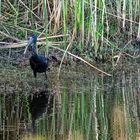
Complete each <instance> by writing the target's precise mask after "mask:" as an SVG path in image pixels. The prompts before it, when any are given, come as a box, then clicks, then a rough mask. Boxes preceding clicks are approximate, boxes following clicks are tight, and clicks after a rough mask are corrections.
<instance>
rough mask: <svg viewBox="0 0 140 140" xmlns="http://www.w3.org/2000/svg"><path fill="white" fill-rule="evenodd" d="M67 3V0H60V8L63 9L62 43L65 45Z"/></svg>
mask: <svg viewBox="0 0 140 140" xmlns="http://www.w3.org/2000/svg"><path fill="white" fill-rule="evenodd" d="M67 6H68V3H67V0H62V7H63V8H62V9H63V33H64V35H65V36H64V42H65V43H64V44H65V46H66V34H67V17H68V13H67V12H68V11H67V10H68V8H67ZM65 48H66V47H65Z"/></svg>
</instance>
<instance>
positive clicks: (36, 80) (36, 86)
mask: <svg viewBox="0 0 140 140" xmlns="http://www.w3.org/2000/svg"><path fill="white" fill-rule="evenodd" d="M33 73H34V77H35V87H36V89H37V80H36V71H33Z"/></svg>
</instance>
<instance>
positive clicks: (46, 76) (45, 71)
mask: <svg viewBox="0 0 140 140" xmlns="http://www.w3.org/2000/svg"><path fill="white" fill-rule="evenodd" d="M45 78H46V79H47V73H46V71H45Z"/></svg>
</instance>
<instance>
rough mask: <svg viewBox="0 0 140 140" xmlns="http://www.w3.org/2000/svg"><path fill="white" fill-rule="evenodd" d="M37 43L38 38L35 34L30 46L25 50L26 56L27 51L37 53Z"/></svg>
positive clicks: (30, 39)
mask: <svg viewBox="0 0 140 140" xmlns="http://www.w3.org/2000/svg"><path fill="white" fill-rule="evenodd" d="M36 42H37V36H36V35H35V34H32V35H31V37H30V38H29V41H28V44H27V46H26V48H25V50H24V54H26V52H27V49H29V51H31V52H33V53H34V52H36Z"/></svg>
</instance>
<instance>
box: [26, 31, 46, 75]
mask: <svg viewBox="0 0 140 140" xmlns="http://www.w3.org/2000/svg"><path fill="white" fill-rule="evenodd" d="M36 42H37V37H36V35H34V34H33V35H32V36H31V37H30V40H29V43H28V45H27V47H26V48H25V51H24V54H25V53H26V51H27V48H29V51H30V52H31V54H32V56H31V57H30V59H29V61H30V66H31V69H32V70H33V74H34V77H35V78H36V76H37V73H43V72H44V73H45V76H46V78H47V75H46V71H47V69H48V59H47V58H46V57H45V56H43V55H38V54H37V52H36Z"/></svg>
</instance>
